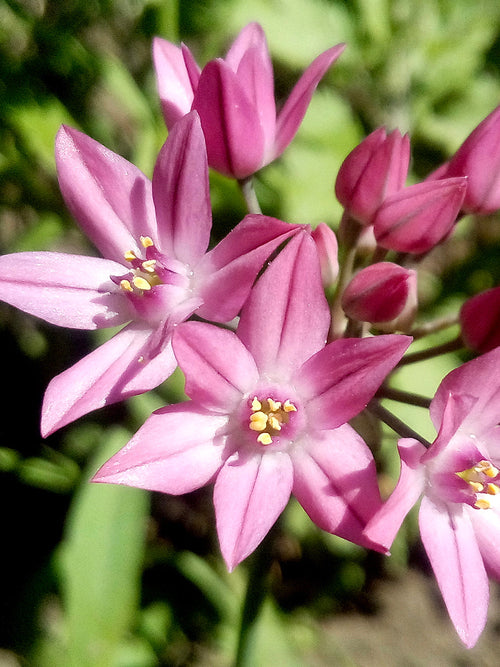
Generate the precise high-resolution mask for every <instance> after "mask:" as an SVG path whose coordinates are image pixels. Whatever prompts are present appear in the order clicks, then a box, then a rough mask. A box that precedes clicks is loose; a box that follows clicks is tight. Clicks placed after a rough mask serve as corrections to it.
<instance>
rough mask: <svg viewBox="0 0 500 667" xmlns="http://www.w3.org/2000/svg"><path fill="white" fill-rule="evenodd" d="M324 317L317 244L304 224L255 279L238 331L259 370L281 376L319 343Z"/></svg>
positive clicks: (324, 330) (326, 317) (326, 322)
mask: <svg viewBox="0 0 500 667" xmlns="http://www.w3.org/2000/svg"><path fill="white" fill-rule="evenodd" d="M329 322H330V313H329V309H328V305H327V302H326V299H325V294H324V291H323V284H322V281H321V273H320V266H319V260H318V254H317V250H316V245H315V243H314V241H313V239H312V238H311V236H310V234H308V233H307V232H306V231H305V230H304V231H303V232H302V231H301V232H299V233H297V234H296V235H295V236H294V238H292V239H291V240H290V242H289V243H288V245H287V246H286V247H285V248H284V249H283V250H282V251H281V252H280V254H279V255H278V256H277V257H276V259H275V260H273V261H272V262H271V264H270V265H269V267H268V268H267V269H266V270H265V271H264V273H263V275H262V276H261V277H260V279H259V280H258V282H257V284H256V285H255V287H254V288H253V290H252V292H251V294H250V297H249V298H248V301H247V302H246V304H245V306H244V308H243V311H242V313H241V319H240V323H239V326H238V335H239V336H240V338H241V340H242V341H243V342H244V343H245V345H246V346H247V347H248V349H249V350H250V351H251V352H252V354H253V356H254V359H255V361H256V363H257V367H258V368H259V371H261V373H263V372H267V373H270V374H271V375H272V376H273V377H276V378H279V379H281V380H286V379H287V378H289V377H290V374H291V373H292V372H293V371H294V370H295V369H297V368H298V367H299V366H301V365H302V363H303V362H304V361H305V360H306V359H308V358H309V357H310V356H311V355H312V354H314V353H315V352H317V351H318V350H320V349H321V348H322V347H323V345H324V344H325V341H326V336H327V333H328V327H329Z"/></svg>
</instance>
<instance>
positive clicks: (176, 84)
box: [153, 23, 344, 179]
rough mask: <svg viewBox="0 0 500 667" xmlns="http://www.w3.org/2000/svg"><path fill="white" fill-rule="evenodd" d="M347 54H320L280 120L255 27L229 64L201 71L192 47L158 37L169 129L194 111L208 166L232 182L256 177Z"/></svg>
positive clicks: (243, 35)
mask: <svg viewBox="0 0 500 667" xmlns="http://www.w3.org/2000/svg"><path fill="white" fill-rule="evenodd" d="M343 49H344V45H343V44H340V45H338V46H335V47H333V48H331V49H329V50H328V51H325V52H324V53H322V54H321V55H319V56H318V57H317V58H316V59H315V60H314V61H313V63H312V64H311V65H310V66H309V67H308V68H307V70H306V71H305V72H304V73H303V75H302V77H301V78H300V79H299V81H298V82H297V84H296V86H295V87H294V89H293V90H292V92H291V94H290V96H289V98H288V100H287V101H286V103H285V105H284V106H283V108H282V109H281V111H280V112H279V114H276V104H275V100H274V75H273V69H272V65H271V59H270V56H269V50H268V47H267V43H266V38H265V35H264V31H263V30H262V28H261V27H260V25H258V24H257V23H250V24H249V25H247V26H246V27H245V28H243V30H242V31H241V32H240V34H239V35H238V37H237V38H236V40H235V41H234V42H233V44H232V46H231V48H230V49H229V52H228V53H227V55H226V57H225V58H224V59H222V58H217V59H215V60H211V61H210V62H209V63H208V64H207V65H206V66H205V67H204V68H203V70H201V71H200V68H199V67H198V65H197V64H196V62H195V60H194V58H193V56H192V55H191V52H190V51H189V49H188V48H187V47H186V46H184V45H183V46H182V47H178V46H175V45H174V44H171V43H170V42H167V41H165V40H163V39H160V38H156V39H155V41H154V45H153V58H154V62H155V67H156V75H157V80H158V90H159V94H160V100H161V103H162V108H163V113H164V116H165V122H166V124H167V127H168V129H169V130H170V129H171V128H172V127H173V125H174V123H175V122H177V120H179V118H181V117H182V116H184V115H185V114H187V113H188V112H189V111H190V110H191V109H196V110H197V111H198V113H199V114H200V118H201V124H202V127H203V131H204V133H205V139H206V142H207V152H208V161H209V164H210V166H211V167H213V168H214V169H216V170H217V171H220V172H221V173H223V174H226V175H227V176H232V177H234V178H239V179H242V178H245V177H247V176H250V175H251V174H253V173H254V172H256V171H257V170H258V169H260V168H261V167H263V166H265V165H266V164H268V163H269V162H272V161H273V160H274V159H275V158H277V157H278V156H279V155H281V153H282V152H283V151H284V150H285V148H286V147H287V146H288V144H289V143H290V142H291V140H292V139H293V137H294V136H295V133H296V132H297V130H298V127H299V125H300V123H301V122H302V119H303V117H304V115H305V113H306V111H307V107H308V105H309V102H310V100H311V97H312V94H313V93H314V91H315V89H316V86H317V85H318V83H319V81H320V79H321V78H322V77H323V75H324V74H325V72H326V71H327V70H328V68H329V67H330V66H331V65H332V63H333V62H334V61H335V60H336V59H337V58H338V57H339V55H340V54H341V53H342V51H343Z"/></svg>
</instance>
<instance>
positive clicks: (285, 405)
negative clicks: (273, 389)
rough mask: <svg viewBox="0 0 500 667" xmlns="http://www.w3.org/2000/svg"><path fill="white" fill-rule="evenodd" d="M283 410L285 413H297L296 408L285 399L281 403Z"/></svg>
mask: <svg viewBox="0 0 500 667" xmlns="http://www.w3.org/2000/svg"><path fill="white" fill-rule="evenodd" d="M283 410H284V411H285V412H297V408H296V407H295V405H294V404H293V403H291V402H290V400H289V399H288V398H287V399H286V401H285V402H284V403H283Z"/></svg>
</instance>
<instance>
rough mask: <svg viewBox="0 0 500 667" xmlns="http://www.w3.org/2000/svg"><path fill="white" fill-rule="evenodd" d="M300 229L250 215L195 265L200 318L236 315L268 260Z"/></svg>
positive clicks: (223, 318)
mask: <svg viewBox="0 0 500 667" xmlns="http://www.w3.org/2000/svg"><path fill="white" fill-rule="evenodd" d="M299 229H301V226H300V225H291V224H289V223H287V222H282V221H281V220H277V219H276V218H271V217H269V216H267V215H247V216H246V217H245V218H244V219H243V220H242V221H241V222H240V223H239V224H238V225H236V227H235V228H234V229H233V230H231V231H230V232H229V234H228V235H227V236H225V237H224V238H223V239H222V241H221V242H220V243H218V244H217V246H216V247H215V248H214V249H213V250H211V251H210V252H208V253H207V254H206V256H205V257H204V258H203V259H202V261H201V263H200V264H199V265H198V267H197V268H196V275H195V280H196V284H197V285H199V291H200V294H201V297H202V299H203V305H202V306H201V307H200V309H199V310H198V314H199V315H200V317H204V318H206V319H209V320H213V321H215V322H229V321H231V320H232V319H233V318H234V317H236V315H238V313H239V312H240V310H241V307H242V306H243V304H244V303H245V301H246V299H247V297H248V295H249V294H250V290H251V288H252V285H253V284H254V282H255V278H256V277H257V274H258V273H259V271H260V270H261V269H262V267H263V266H264V264H265V262H266V260H267V259H269V257H270V255H271V254H272V253H273V252H274V251H275V250H276V248H278V247H279V246H280V245H281V244H282V243H283V242H284V241H286V239H288V238H290V236H292V235H293V234H295V233H296V232H297V230H299Z"/></svg>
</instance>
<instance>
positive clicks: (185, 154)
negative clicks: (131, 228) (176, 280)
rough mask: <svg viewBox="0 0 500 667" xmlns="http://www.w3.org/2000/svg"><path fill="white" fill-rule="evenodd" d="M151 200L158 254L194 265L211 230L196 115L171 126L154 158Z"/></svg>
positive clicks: (202, 145)
mask: <svg viewBox="0 0 500 667" xmlns="http://www.w3.org/2000/svg"><path fill="white" fill-rule="evenodd" d="M153 199H154V203H155V209H156V218H157V220H158V239H159V245H160V248H161V250H162V252H164V253H165V254H167V255H170V256H172V255H173V256H174V257H176V258H177V259H179V260H180V261H182V262H184V263H185V264H189V265H193V264H195V263H196V262H197V261H198V260H199V259H200V258H201V257H202V256H203V254H204V253H205V251H206V249H207V246H208V242H209V239H210V229H211V227H212V209H211V207H210V194H209V186H208V164H207V157H206V149H205V140H204V138H203V132H202V130H201V125H200V119H199V117H198V114H197V113H196V112H192V113H189V114H188V115H187V116H184V118H182V119H181V120H179V121H178V122H177V123H176V124H175V126H174V127H173V129H172V130H171V132H170V134H169V136H168V138H167V140H166V142H165V144H164V145H163V148H162V149H161V151H160V154H159V155H158V160H157V161H156V165H155V169H154V174H153Z"/></svg>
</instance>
